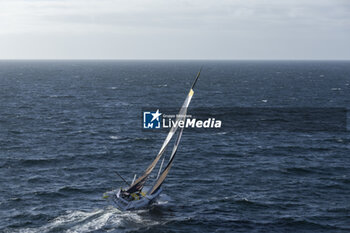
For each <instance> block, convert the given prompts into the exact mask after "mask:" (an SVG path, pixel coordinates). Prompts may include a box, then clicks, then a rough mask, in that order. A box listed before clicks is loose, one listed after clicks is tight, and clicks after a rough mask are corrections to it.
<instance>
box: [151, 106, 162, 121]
mask: <svg viewBox="0 0 350 233" xmlns="http://www.w3.org/2000/svg"><path fill="white" fill-rule="evenodd" d="M151 114H152V116H153V118H152V120H151V122H152V121H154V120H155V119H157V121H159V116H160V115H162V114H161V113H159V109H157V111H156V112H155V113H151Z"/></svg>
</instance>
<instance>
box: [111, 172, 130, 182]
mask: <svg viewBox="0 0 350 233" xmlns="http://www.w3.org/2000/svg"><path fill="white" fill-rule="evenodd" d="M114 172H115V173H116V174H117V175H118V176H119V177H120V178H121V179H122V180H123V181H124V182H125V184H127V185H130V184H129V183H128V182H127V181H126V180H125V179H124V178H123V177H122V176H121V175H120V174H119V173H118V172H117V171H114Z"/></svg>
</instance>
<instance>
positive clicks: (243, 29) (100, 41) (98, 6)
mask: <svg viewBox="0 0 350 233" xmlns="http://www.w3.org/2000/svg"><path fill="white" fill-rule="evenodd" d="M349 9H350V6H349V3H348V2H347V0H318V1H314V0H298V1H295V0H283V1H281V0H265V1H263V0H188V1H186V0H182V1H181V0H167V1H164V0H0V40H1V39H2V41H3V43H0V51H1V50H2V51H7V53H10V54H6V53H4V52H3V53H2V54H0V56H1V57H3V58H6V57H13V56H14V57H18V56H20V55H21V54H22V56H23V57H35V58H38V57H37V56H41V57H48V56H49V55H51V56H53V57H54V58H55V56H56V55H57V54H59V56H56V57H57V58H77V57H80V58H94V57H96V58H97V57H98V58H103V57H104V58H236V59H239V58H279V57H281V58H288V57H289V58H303V57H305V58H317V57H319V58H322V57H324V58H327V50H328V47H329V49H333V50H334V49H336V50H339V51H340V52H341V53H340V54H339V57H341V58H343V57H344V56H346V55H345V53H347V52H348V51H347V50H346V49H345V50H344V49H343V51H341V50H340V45H342V44H343V43H344V41H346V40H348V39H350V38H349V37H350V30H349V29H350V25H349V24H350V23H349V19H350V10H349ZM24 37H26V38H27V39H28V40H29V41H31V42H32V47H33V48H37V50H36V51H37V52H36V54H31V53H33V52H32V51H31V49H29V48H26V47H25V46H27V42H26V41H24ZM82 38H84V40H86V41H89V43H88V45H85V46H86V47H85V48H83V49H74V48H75V47H74V46H78V47H79V46H83V45H82V44H79V43H77V41H81V40H82ZM46 40H49V41H50V42H51V43H53V44H56V45H60V46H58V47H60V50H59V51H58V50H55V48H54V46H52V47H51V46H47V47H46V50H45V51H46V52H45V51H43V50H42V46H43V45H44V44H45V43H47V42H45V41H46ZM312 41H316V42H315V43H314V44H312ZM154 42H157V43H154ZM326 42H328V43H329V44H328V45H327V44H326ZM287 43H288V45H289V46H290V47H293V49H288V47H286V44H287ZM334 43H336V44H338V46H335V45H334ZM63 44H64V45H65V46H63ZM305 44H310V48H312V49H311V51H309V52H308V53H305V51H307V49H306V50H305V49H303V50H301V49H300V50H298V49H297V48H298V47H303V45H305ZM316 45H318V46H320V48H318V47H317V46H316ZM325 45H326V48H325ZM88 46H89V47H90V50H91V53H88V52H86V51H85V50H86V49H87V47H88ZM144 46H148V47H151V48H152V53H150V51H149V49H146V48H144ZM315 46H316V47H315ZM327 46H328V47H327ZM18 47H21V49H22V51H16V48H18ZM91 47H94V48H99V49H100V50H97V51H95V50H96V49H91ZM11 48H12V49H11ZM65 48H67V49H65ZM68 48H69V49H68ZM134 48H135V49H134ZM175 48H176V49H175ZM242 48H245V51H248V54H246V53H244V50H243V49H242ZM198 49H199V50H205V51H206V52H203V51H197V50H198ZM317 49H318V50H321V53H320V51H314V53H313V52H312V51H313V50H317ZM17 50H18V49H17ZM9 51H11V52H9ZM26 51H27V52H26ZM40 51H41V52H40ZM82 51H84V52H82ZM94 51H95V52H94ZM272 51H274V52H272ZM281 51H283V52H281ZM298 51H299V53H298ZM322 51H323V52H322ZM194 52H196V54H200V55H199V56H198V57H193V56H191V54H193V53H194ZM3 54H5V55H3ZM169 54H170V55H169ZM220 54H221V55H220ZM348 54H349V53H348ZM84 56H87V57H84ZM332 56H333V55H332ZM349 56H350V55H348V57H349ZM329 58H331V57H329ZM349 58H350V57H349Z"/></svg>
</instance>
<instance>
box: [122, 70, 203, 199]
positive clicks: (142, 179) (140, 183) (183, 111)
mask: <svg viewBox="0 0 350 233" xmlns="http://www.w3.org/2000/svg"><path fill="white" fill-rule="evenodd" d="M200 72H201V70H200V71H199V72H198V74H197V77H196V79H195V80H194V82H193V84H192V87H191V89H190V91H189V93H188V95H187V97H186V99H185V101H184V103H183V105H182V107H181V109H180V111H179V113H178V115H177V117H176V121H177V122H178V121H181V120H185V118H186V113H187V108H188V105H189V104H190V102H191V99H192V96H193V93H194V92H193V88H194V86H195V84H196V82H197V80H198V78H199V75H200ZM178 127H179V126H178V124H176V125H174V126H173V127H172V128H171V129H170V131H169V133H168V136H167V137H166V138H165V140H164V142H163V145H162V147H161V148H160V150H159V152H158V155H157V156H156V158H155V159H154V160H153V162H152V163H151V164H150V165H149V166H148V168H147V169H146V171H145V172H144V174H143V175H142V176H140V177H139V178H138V179H137V180H136V181H135V182H134V183H133V184H132V185H131V186H130V187H129V188H128V189H127V192H128V193H133V192H137V191H141V190H142V188H143V186H144V184H145V182H146V180H147V178H148V176H149V175H150V174H151V172H152V170H153V169H154V168H155V166H156V165H157V163H158V161H159V159H160V158H161V157H162V155H163V154H164V152H165V149H166V147H167V146H168V144H169V142H170V140H171V139H172V137H173V136H174V134H175V133H176V130H177V129H178ZM182 131H183V128H181V131H180V132H179V135H178V138H177V141H180V138H181V135H182ZM179 136H180V137H179ZM176 148H177V146H176ZM174 149H175V146H174ZM174 149H173V153H172V155H171V159H170V160H172V159H173V158H174V155H175V153H176V149H175V152H174ZM169 163H170V161H169ZM169 163H168V165H167V166H166V168H165V169H164V171H165V170H167V169H168V170H170V167H171V163H170V164H169ZM164 171H163V173H162V175H161V176H160V178H159V179H158V180H160V179H162V176H163V175H164ZM165 177H166V174H165V175H164V179H165ZM164 179H163V180H164Z"/></svg>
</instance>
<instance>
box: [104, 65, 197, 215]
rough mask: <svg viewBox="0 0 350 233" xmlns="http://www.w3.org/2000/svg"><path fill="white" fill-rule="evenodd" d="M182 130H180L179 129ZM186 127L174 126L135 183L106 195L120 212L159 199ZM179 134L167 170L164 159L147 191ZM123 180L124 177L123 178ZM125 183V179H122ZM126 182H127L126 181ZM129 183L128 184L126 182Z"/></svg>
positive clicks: (181, 115) (183, 111) (179, 116)
mask: <svg viewBox="0 0 350 233" xmlns="http://www.w3.org/2000/svg"><path fill="white" fill-rule="evenodd" d="M200 73H201V70H199V72H198V74H197V76H196V78H195V80H194V82H193V84H192V86H191V89H190V91H189V92H188V94H187V96H186V99H185V101H184V103H183V105H182V107H181V109H180V111H179V113H178V114H177V116H176V121H177V122H179V121H185V119H186V114H187V108H188V106H189V104H190V102H191V99H192V96H193V94H194V91H193V89H194V87H195V85H196V83H197V80H198V78H199V75H200ZM179 128H180V129H179ZM183 130H184V127H179V124H176V125H173V126H172V128H170V130H169V133H168V135H167V137H166V138H165V140H164V142H163V145H162V147H161V148H160V150H159V152H158V154H157V156H156V157H155V159H154V160H153V162H152V163H151V164H150V165H149V166H148V167H147V169H146V170H145V171H144V173H143V174H142V175H141V176H140V177H138V178H137V179H136V177H134V180H133V182H132V183H131V184H130V185H128V187H126V188H120V189H118V190H114V191H111V192H107V193H105V198H108V199H109V200H110V201H111V203H112V204H113V205H114V206H116V207H117V208H118V209H120V210H123V211H125V210H135V209H142V208H146V207H147V206H149V205H150V204H152V203H154V202H155V201H156V199H157V198H158V197H159V195H160V193H161V192H162V190H163V189H162V184H163V182H164V180H165V178H166V176H167V175H168V173H169V171H170V168H171V166H172V164H173V162H174V158H175V154H176V152H177V149H178V146H179V143H180V140H181V136H182V133H183ZM176 133H177V137H176V140H175V143H174V146H173V149H172V151H171V154H170V158H169V161H168V163H167V165H166V166H165V168H164V169H163V170H162V167H163V163H164V157H163V160H162V162H161V164H160V167H159V171H158V176H157V178H156V180H155V181H154V183H153V185H152V186H151V188H149V189H146V188H145V187H144V186H145V184H146V181H147V180H148V179H149V176H150V174H151V172H152V171H153V169H154V168H155V167H156V165H157V163H158V162H159V160H160V159H161V157H162V156H163V155H164V152H165V150H166V148H167V147H168V145H169V143H170V141H171V139H172V138H173V136H174V135H175V134H176ZM118 175H119V174H118ZM121 178H122V177H121ZM122 179H123V180H124V181H125V179H124V178H122ZM125 182H126V181H125ZM126 183H127V182H126Z"/></svg>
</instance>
